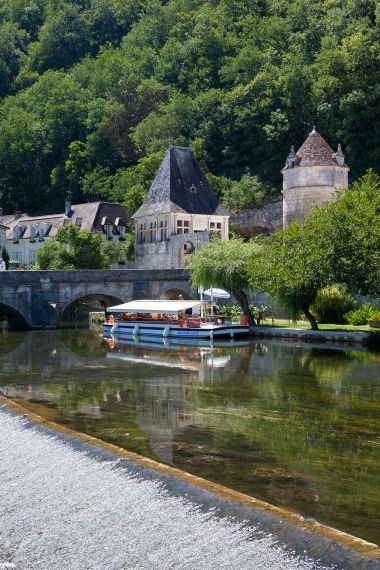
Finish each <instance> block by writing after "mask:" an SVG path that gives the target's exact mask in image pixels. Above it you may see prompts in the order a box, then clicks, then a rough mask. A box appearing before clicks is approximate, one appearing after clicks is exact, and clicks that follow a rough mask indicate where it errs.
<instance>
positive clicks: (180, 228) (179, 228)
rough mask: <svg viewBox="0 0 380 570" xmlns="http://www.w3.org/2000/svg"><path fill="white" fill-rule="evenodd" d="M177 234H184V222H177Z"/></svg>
mask: <svg viewBox="0 0 380 570" xmlns="http://www.w3.org/2000/svg"><path fill="white" fill-rule="evenodd" d="M177 234H183V221H182V220H177Z"/></svg>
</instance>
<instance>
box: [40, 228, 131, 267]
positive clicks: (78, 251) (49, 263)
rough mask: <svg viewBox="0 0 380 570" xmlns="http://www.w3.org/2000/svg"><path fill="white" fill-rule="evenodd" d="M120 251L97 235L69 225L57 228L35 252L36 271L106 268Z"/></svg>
mask: <svg viewBox="0 0 380 570" xmlns="http://www.w3.org/2000/svg"><path fill="white" fill-rule="evenodd" d="M119 255H120V248H119V246H117V245H116V244H114V243H113V242H111V241H106V240H105V239H104V238H103V236H102V235H101V234H100V233H92V232H91V231H90V230H80V229H79V228H78V227H77V226H76V225H74V224H70V225H68V226H65V227H63V228H60V229H59V230H58V231H57V233H56V235H55V237H54V238H51V239H48V240H47V241H46V242H45V243H44V245H43V247H42V248H41V249H40V250H38V252H37V268H38V269H109V268H110V267H111V266H112V265H113V263H115V262H116V261H118V259H119Z"/></svg>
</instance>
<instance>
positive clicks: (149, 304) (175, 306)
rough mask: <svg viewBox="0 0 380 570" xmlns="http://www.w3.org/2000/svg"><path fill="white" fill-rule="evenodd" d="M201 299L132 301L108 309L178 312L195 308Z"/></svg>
mask: <svg viewBox="0 0 380 570" xmlns="http://www.w3.org/2000/svg"><path fill="white" fill-rule="evenodd" d="M201 305H202V302H201V301H182V300H180V301H163V300H159V301H145V300H144V301H130V302H129V303H123V304H122V305H116V306H114V307H108V308H107V311H108V312H110V313H114V312H115V313H116V312H117V313H159V314H162V313H178V312H179V311H186V309H193V308H194V307H200V306H201Z"/></svg>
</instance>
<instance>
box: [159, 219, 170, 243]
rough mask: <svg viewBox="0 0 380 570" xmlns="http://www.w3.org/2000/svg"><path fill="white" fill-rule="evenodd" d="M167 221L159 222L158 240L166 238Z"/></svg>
mask: <svg viewBox="0 0 380 570" xmlns="http://www.w3.org/2000/svg"><path fill="white" fill-rule="evenodd" d="M167 231H168V222H167V220H165V221H161V222H160V240H161V241H165V240H166V239H167Z"/></svg>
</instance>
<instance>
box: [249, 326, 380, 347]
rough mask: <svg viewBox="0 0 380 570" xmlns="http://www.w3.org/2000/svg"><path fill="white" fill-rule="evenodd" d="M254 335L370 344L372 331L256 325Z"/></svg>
mask: <svg viewBox="0 0 380 570" xmlns="http://www.w3.org/2000/svg"><path fill="white" fill-rule="evenodd" d="M252 334H253V335H254V336H255V337H265V338H280V339H281V338H282V339H286V340H302V341H305V342H314V343H316V342H321V343H325V342H328V343H348V344H361V345H368V344H371V340H372V337H373V333H371V332H355V331H333V330H319V331H313V330H310V329H296V328H280V327H266V326H263V327H257V328H254V329H253V333H252Z"/></svg>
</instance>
